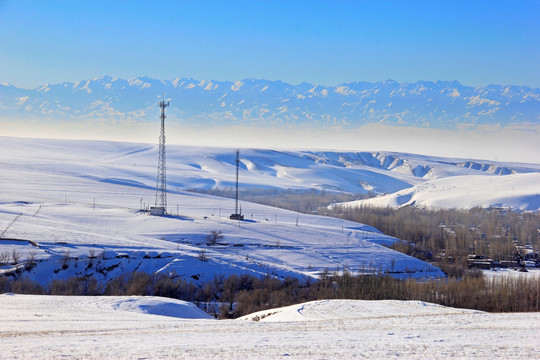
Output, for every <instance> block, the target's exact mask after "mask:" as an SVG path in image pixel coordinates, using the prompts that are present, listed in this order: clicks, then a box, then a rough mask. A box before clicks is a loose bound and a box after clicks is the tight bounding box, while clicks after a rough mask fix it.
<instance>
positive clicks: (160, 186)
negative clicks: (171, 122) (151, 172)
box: [154, 100, 169, 215]
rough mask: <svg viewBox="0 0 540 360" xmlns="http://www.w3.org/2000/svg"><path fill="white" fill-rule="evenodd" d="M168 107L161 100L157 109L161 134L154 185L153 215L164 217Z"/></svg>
mask: <svg viewBox="0 0 540 360" xmlns="http://www.w3.org/2000/svg"><path fill="white" fill-rule="evenodd" d="M167 106H169V102H168V101H165V100H161V101H160V102H159V107H160V108H161V115H160V119H161V133H160V135H159V157H158V172H157V185H156V206H155V210H154V213H155V214H158V213H161V215H164V214H165V213H166V212H167V157H166V154H165V118H166V117H167V116H166V115H165V108H166V107H167Z"/></svg>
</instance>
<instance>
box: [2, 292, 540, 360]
mask: <svg viewBox="0 0 540 360" xmlns="http://www.w3.org/2000/svg"><path fill="white" fill-rule="evenodd" d="M147 299H148V300H149V301H153V302H154V303H155V304H160V303H161V302H162V303H163V304H166V303H169V304H171V306H172V307H174V306H176V305H175V304H173V302H174V301H172V300H170V299H167V300H165V299H160V298H154V297H152V298H142V297H133V298H127V297H76V296H73V297H60V296H34V295H0V308H1V309H2V326H1V327H0V348H1V349H2V354H1V355H0V357H3V358H10V359H14V358H22V359H31V358H32V359H33V358H40V359H44V358H45V359H48V358H51V359H52V358H76V359H80V358H84V359H105V358H106V359H110V358H114V359H134V358H138V359H142V358H152V359H171V358H178V359H217V358H220V359H222V358H227V359H276V358H280V357H287V358H293V359H308V358H310V359H311V358H317V359H351V358H363V359H381V358H396V357H402V358H407V359H411V358H420V357H422V358H423V357H426V355H427V356H428V357H430V358H435V359H441V358H454V359H455V358H460V359H465V358H474V359H493V358H494V357H495V358H502V359H535V358H538V357H540V351H539V349H538V343H539V341H540V337H539V334H540V325H539V324H540V313H506V314H489V313H483V312H476V311H470V310H463V309H452V308H445V307H442V306H436V305H433V304H428V303H420V302H400V301H380V302H377V301H354V300H348V301H342V300H336V301H320V302H311V303H306V304H299V305H295V306H292V307H290V310H288V309H272V310H268V312H270V313H276V314H275V315H271V316H269V317H268V318H266V319H268V321H259V322H254V321H243V320H222V321H214V320H207V319H204V318H197V316H190V315H192V314H193V313H190V314H188V316H179V317H171V316H156V315H153V314H147V313H136V312H131V311H124V310H123V309H120V308H118V307H116V306H115V304H118V303H123V302H126V301H129V300H133V301H134V302H140V301H145V300H147ZM177 306H179V307H184V306H185V304H183V303H182V302H178V304H177ZM193 310H195V309H193ZM294 312H296V314H297V315H296V314H295V315H294V316H293V315H292V314H293V313H294ZM287 313H288V314H289V316H288V317H286V318H283V319H282V320H281V321H271V319H272V318H273V317H278V316H280V315H279V314H282V316H284V315H285V314H287ZM252 317H253V316H252ZM266 319H264V320H266ZM306 320H308V321H306Z"/></svg>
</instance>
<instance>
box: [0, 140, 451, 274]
mask: <svg viewBox="0 0 540 360" xmlns="http://www.w3.org/2000/svg"><path fill="white" fill-rule="evenodd" d="M2 140H3V141H2V143H1V144H2V146H1V147H2V151H0V154H1V155H0V164H1V166H2V169H3V173H2V174H3V176H2V177H1V178H0V186H1V189H2V191H1V193H0V229H2V230H1V231H2V233H0V234H1V239H0V253H7V254H12V253H13V251H15V252H16V253H18V254H19V259H18V260H19V261H18V264H13V263H14V261H13V259H10V261H9V263H10V264H8V265H5V266H4V267H3V271H4V272H6V271H7V272H9V271H13V270H14V268H15V267H21V266H23V263H24V262H27V261H30V260H31V259H34V260H37V265H36V266H35V267H34V268H33V269H32V270H30V271H26V272H25V274H26V275H28V276H29V278H31V279H35V280H37V281H40V282H41V283H46V282H47V281H49V280H50V279H51V278H60V279H61V278H67V277H70V276H84V275H88V274H93V275H95V276H97V277H98V279H100V280H106V279H110V278H111V277H114V276H117V275H119V274H121V273H124V272H132V271H146V272H149V273H155V272H158V273H159V272H162V273H165V274H169V275H176V276H180V277H182V278H185V279H192V280H194V281H205V280H210V279H212V278H213V276H214V275H215V274H225V275H227V274H231V273H246V274H253V275H256V276H264V275H266V274H269V275H272V276H277V277H281V278H283V277H286V276H293V277H300V278H302V277H305V276H317V275H318V274H319V273H320V272H321V271H324V270H325V269H329V270H330V271H334V270H339V271H342V270H343V269H348V270H349V271H351V272H353V273H374V272H390V273H392V274H393V275H394V276H397V277H427V278H431V277H439V276H442V275H443V274H442V272H441V271H440V270H439V269H437V268H435V267H433V266H432V265H429V264H427V263H424V262H422V261H419V260H417V259H414V258H412V257H409V256H406V255H403V254H401V253H398V252H395V251H392V250H390V249H388V248H386V247H384V246H382V245H383V244H387V245H388V244H391V243H392V242H394V241H395V239H393V238H391V237H388V236H385V235H383V234H381V233H380V232H378V231H377V230H375V229H373V228H371V227H369V226H364V225H361V224H357V223H352V222H347V221H343V220H339V219H332V218H326V217H320V216H309V215H303V214H297V213H294V212H291V211H286V210H281V209H275V208H271V207H267V206H262V205H257V204H250V203H246V202H241V206H242V210H243V213H244V214H245V215H246V221H244V222H241V223H239V222H237V221H232V220H229V219H228V216H229V215H230V214H231V213H232V212H233V211H234V210H233V209H234V201H232V200H229V199H224V198H218V197H212V196H205V195H201V194H194V193H189V192H184V191H182V188H183V187H184V186H186V184H187V185H190V186H191V185H194V184H197V183H199V182H202V183H203V184H204V183H205V182H208V181H209V180H211V179H213V180H212V181H214V182H218V180H219V182H220V183H221V184H223V183H228V184H232V183H233V179H232V178H233V177H234V166H233V165H232V162H233V154H232V152H230V151H229V150H227V151H226V152H223V151H222V152H219V151H218V150H216V149H210V150H206V151H207V152H206V153H205V151H204V149H190V148H180V147H178V148H175V147H171V151H170V154H171V156H170V157H169V161H168V165H169V167H168V184H169V187H168V188H169V190H170V193H169V195H168V204H169V212H170V214H171V216H169V217H152V216H148V215H146V214H144V213H142V212H140V211H139V209H140V208H141V207H144V206H145V205H146V204H153V202H154V196H155V189H154V184H155V175H154V173H155V165H154V164H155V161H156V158H157V156H155V155H156V154H155V151H154V150H155V149H154V147H152V146H148V145H140V144H128V143H107V142H71V141H46V140H33V139H9V138H3V139H2ZM179 153H181V154H182V155H181V156H180V155H179ZM250 154H252V155H250V156H249V157H248V158H249V159H252V160H251V161H252V163H253V164H251V165H250V167H251V169H252V170H249V169H247V167H246V169H244V171H243V172H242V174H241V176H242V179H243V184H245V183H250V184H253V186H255V185H257V186H259V185H258V184H262V186H267V187H271V186H272V187H275V186H283V187H286V186H287V185H288V184H289V183H294V184H297V186H298V187H300V188H302V187H304V186H306V185H303V182H304V180H303V179H304V178H303V177H302V176H308V175H302V176H299V177H295V176H294V174H296V173H298V172H299V173H302V172H303V171H306V172H307V173H309V174H311V173H312V170H313V169H315V170H316V169H317V167H318V166H319V165H317V163H316V162H314V161H312V160H311V161H308V160H306V159H305V157H302V156H300V155H298V154H294V153H280V152H267V153H265V152H258V151H256V150H253V151H251V153H250ZM265 154H269V155H268V157H265V156H264V155H265ZM257 156H259V157H258V158H257ZM175 159H176V160H177V159H183V160H184V161H185V162H184V163H181V162H178V161H175ZM188 161H189V162H188ZM244 161H246V163H248V161H247V160H244ZM277 163H279V165H276V164H277ZM263 166H266V167H267V170H264V171H262V170H260V169H261V168H262V167H263ZM320 166H321V167H324V166H326V167H327V169H326V170H325V171H322V172H321V174H325V173H327V172H328V173H331V171H330V170H331V169H340V171H345V170H346V169H347V168H346V167H344V166H337V165H324V164H323V165H320ZM312 167H313V168H312ZM256 168H258V169H259V170H255V169H256ZM268 169H281V170H280V171H281V172H282V173H284V172H286V173H287V174H288V175H287V176H286V175H283V176H280V175H276V176H268V175H267V174H266V173H265V171H268V172H270V170H268ZM377 171H379V170H377ZM380 171H382V170H380ZM374 173H375V172H374ZM291 174H292V175H291ZM346 175H347V174H345V175H344V176H342V177H339V178H338V179H337V180H335V181H336V182H339V181H342V180H341V179H345V178H347V176H348V175H347V176H346ZM321 176H322V175H321ZM385 176H386V177H390V176H389V175H385ZM398 176H402V174H399V173H398ZM186 179H187V180H186ZM392 179H393V178H392ZM321 181H325V179H322V180H321ZM398 182H399V183H400V184H401V183H404V181H401V180H399V181H398ZM309 186H310V183H309V182H308V185H307V187H309ZM385 186H386V185H385ZM211 231H222V233H223V236H224V238H223V239H222V240H220V241H219V244H217V245H215V246H209V245H207V243H206V237H207V235H209V234H210V232H211ZM202 255H204V257H206V258H207V259H208V260H207V261H202V260H201V259H202V258H204V257H202Z"/></svg>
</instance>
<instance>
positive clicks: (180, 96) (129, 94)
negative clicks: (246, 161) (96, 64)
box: [0, 76, 540, 129]
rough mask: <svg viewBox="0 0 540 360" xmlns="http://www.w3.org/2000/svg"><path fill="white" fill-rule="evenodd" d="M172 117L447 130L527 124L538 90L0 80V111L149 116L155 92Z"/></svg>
mask: <svg viewBox="0 0 540 360" xmlns="http://www.w3.org/2000/svg"><path fill="white" fill-rule="evenodd" d="M164 93H165V94H166V96H167V97H168V98H171V99H173V104H172V105H173V106H172V107H171V109H170V113H171V115H172V116H171V119H181V121H182V123H183V124H198V125H200V124H203V125H205V126H207V125H224V124H227V125H254V124H257V125H276V124H279V125H287V126H290V125H301V124H309V125H318V126H336V125H339V126H346V127H347V126H356V127H358V126H360V125H365V124H368V123H383V124H388V125H408V126H417V127H432V128H436V129H441V128H443V129H453V128H455V126H456V125H457V124H461V123H466V124H477V125H478V124H500V125H509V124H517V123H534V122H538V120H540V89H531V88H528V87H524V86H513V85H509V86H502V85H490V86H486V87H476V88H475V87H470V86H465V85H462V84H460V83H459V82H457V81H450V82H448V81H437V82H431V81H418V82H415V83H402V84H400V83H397V82H395V81H391V80H387V81H382V82H377V83H367V82H354V83H347V84H341V85H338V86H322V85H312V84H307V83H303V84H299V85H291V84H287V83H284V82H281V81H269V80H257V79H246V80H242V81H199V80H195V79H180V78H176V79H172V80H158V79H152V78H148V77H136V78H132V79H128V80H125V79H115V78H111V77H110V76H104V77H101V78H97V79H93V80H83V81H79V82H76V83H71V82H65V83H62V84H45V85H43V86H40V87H38V88H36V89H31V90H29V89H21V88H17V87H15V86H12V85H9V84H0V116H5V117H9V118H11V119H16V118H33V119H35V118H39V119H43V120H45V119H48V120H50V121H53V122H55V121H57V120H59V119H64V120H71V121H76V122H80V121H94V122H99V121H101V120H102V119H109V120H111V119H114V121H120V122H126V121H129V122H133V121H139V120H144V121H148V120H151V121H153V120H154V118H155V116H154V113H155V106H156V105H155V104H156V102H157V99H158V97H159V96H161V95H162V94H164Z"/></svg>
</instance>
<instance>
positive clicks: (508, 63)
mask: <svg viewBox="0 0 540 360" xmlns="http://www.w3.org/2000/svg"><path fill="white" fill-rule="evenodd" d="M538 64H540V1H532V0H530V1H529V0H512V1H496V0H490V1H487V0H486V1H480V0H478V1H458V0H452V1H433V0H430V1H414V0H408V1H360V0H358V1H345V0H343V1H315V0H312V1H301V0H297V1H294V0H289V1H279V0H272V1H254V0H252V1H136V0H131V1H100V0H92V1H90V0H88V1H78V0H63V1H61V0H48V1H37V0H0V82H4V83H12V84H14V85H16V86H20V87H26V88H33V87H37V86H39V85H41V84H44V83H60V82H64V81H78V80H83V79H89V78H96V77H100V76H103V75H111V76H113V77H122V78H131V77H135V76H150V77H154V78H159V79H172V78H174V77H193V78H196V79H200V80H237V79H244V78H264V79H269V80H282V81H286V82H289V83H293V84H298V83H301V82H304V81H305V82H310V83H314V84H323V85H336V84H339V83H343V82H353V81H381V80H386V79H393V80H396V81H399V82H412V81H417V80H458V81H459V82H461V83H463V84H465V85H473V86H483V85H487V84H516V85H527V86H531V87H540V71H539V70H540V66H539V65H538Z"/></svg>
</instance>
